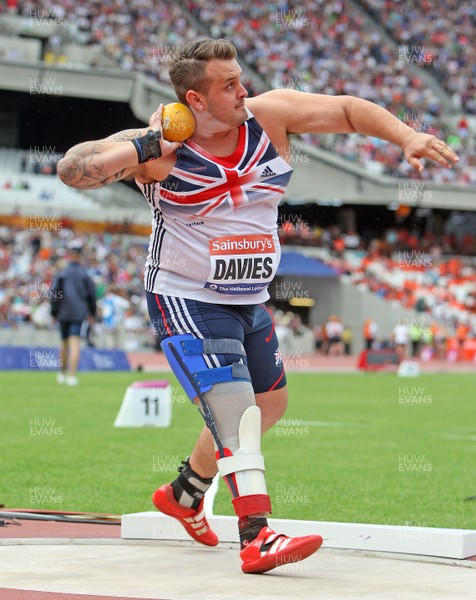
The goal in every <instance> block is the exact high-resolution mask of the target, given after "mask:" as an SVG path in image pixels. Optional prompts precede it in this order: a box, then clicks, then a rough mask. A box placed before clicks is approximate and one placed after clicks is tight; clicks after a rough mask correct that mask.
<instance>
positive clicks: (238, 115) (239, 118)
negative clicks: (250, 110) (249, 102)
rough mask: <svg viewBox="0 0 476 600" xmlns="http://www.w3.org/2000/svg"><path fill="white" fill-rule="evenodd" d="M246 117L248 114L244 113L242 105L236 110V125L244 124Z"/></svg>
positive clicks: (244, 109)
mask: <svg viewBox="0 0 476 600" xmlns="http://www.w3.org/2000/svg"><path fill="white" fill-rule="evenodd" d="M247 117H248V114H247V112H246V108H245V106H244V104H243V105H242V106H239V107H238V108H237V109H236V120H237V124H238V125H241V124H242V123H244V122H245V121H246V119H247Z"/></svg>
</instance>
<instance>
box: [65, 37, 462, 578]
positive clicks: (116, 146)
mask: <svg viewBox="0 0 476 600" xmlns="http://www.w3.org/2000/svg"><path fill="white" fill-rule="evenodd" d="M240 76H241V69H240V66H239V65H238V63H237V61H236V49H235V48H234V46H233V45H232V44H230V43H229V42H227V41H226V40H212V39H207V40H201V41H198V42H192V43H190V44H187V45H185V46H183V47H182V48H181V49H178V51H177V53H176V56H175V57H174V60H173V61H172V64H171V68H170V78H171V81H172V84H173V86H174V89H175V92H176V94H177V98H178V100H179V101H180V102H182V103H185V104H187V105H188V106H189V108H190V109H191V110H192V112H193V114H194V116H195V121H196V128H195V132H194V133H193V135H192V136H191V138H190V139H189V140H187V141H185V142H183V143H182V144H179V143H177V142H173V143H172V142H168V141H166V140H164V139H163V138H162V135H161V134H162V110H163V106H162V105H160V106H159V107H158V110H157V111H156V112H155V113H154V114H153V115H152V116H151V118H150V120H149V127H148V128H144V129H135V130H126V131H121V132H118V133H116V134H113V135H111V136H110V137H108V138H106V139H103V140H97V141H90V142H84V143H82V144H78V145H77V146H74V147H73V148H71V149H70V150H69V151H68V152H67V153H66V154H65V156H64V158H63V159H62V160H61V161H60V162H59V164H58V173H59V176H60V178H61V179H62V181H63V182H64V183H66V184H67V185H70V186H72V187H75V188H79V189H91V188H96V187H100V186H103V185H107V184H109V183H112V182H114V181H118V180H120V179H132V178H134V179H135V181H136V183H137V185H138V186H139V188H140V189H141V191H142V192H143V194H144V196H145V197H146V199H147V201H148V203H149V205H150V208H151V212H152V234H151V238H150V244H149V255H148V258H147V263H146V269H145V289H146V291H147V299H148V305H149V312H150V316H151V319H152V322H153V324H154V327H155V330H156V333H157V334H158V335H159V336H160V338H161V339H162V340H163V341H162V344H161V345H162V348H163V350H164V352H165V354H166V356H167V359H168V360H169V363H170V365H171V367H172V370H173V371H174V373H175V375H176V376H177V378H178V380H179V381H180V383H181V385H182V386H183V387H184V390H185V392H186V393H187V395H188V396H189V398H190V399H191V400H192V402H194V404H196V405H197V407H198V409H199V411H200V412H201V414H202V415H203V416H204V419H205V422H206V425H207V428H205V429H204V430H203V431H202V432H201V434H200V436H199V439H198V441H197V443H196V445H195V447H194V448H193V451H192V453H191V455H190V457H189V458H188V459H186V460H185V461H183V463H182V465H181V466H180V467H179V472H180V474H179V476H178V478H177V479H176V480H175V481H173V482H172V483H171V484H167V485H164V486H162V487H160V488H159V489H158V490H156V492H155V493H154V494H153V502H154V504H155V506H156V507H157V508H158V509H159V510H161V511H162V512H163V513H165V514H168V515H170V516H173V517H175V518H176V519H178V520H179V521H180V522H181V524H182V525H183V526H184V527H185V529H186V530H187V531H188V533H189V534H190V535H191V536H192V537H193V538H194V539H195V540H197V541H198V542H200V543H203V544H205V545H209V546H214V545H216V544H217V543H218V538H217V536H216V535H215V533H214V532H213V531H211V530H210V527H209V525H208V523H207V520H206V517H205V514H204V511H203V497H204V494H205V492H206V491H207V489H208V488H209V486H210V485H211V482H212V479H213V477H214V475H215V474H216V473H217V472H219V473H220V475H221V476H222V477H223V479H224V481H225V483H226V484H227V486H228V488H229V489H230V492H231V495H232V502H233V507H234V510H235V512H236V514H237V516H238V528H239V534H240V541H241V552H240V556H241V559H242V567H241V568H242V570H243V571H244V572H245V573H262V572H265V571H269V570H270V569H273V568H275V567H277V566H279V565H283V564H286V563H289V562H296V561H299V560H303V559H304V558H306V557H308V556H310V555H311V554H313V553H314V552H315V551H316V550H317V549H318V548H319V547H320V545H321V543H322V538H321V536H318V535H308V536H303V537H296V538H290V537H288V536H286V535H284V534H278V533H275V532H274V531H272V530H271V529H270V528H269V527H268V523H267V519H266V515H267V514H269V513H270V512H271V503H270V498H269V496H268V494H267V491H266V483H265V478H264V460H263V456H262V454H261V450H260V432H261V433H262V432H264V431H266V430H267V429H269V428H270V427H271V426H272V425H274V424H275V423H276V421H277V420H278V419H279V418H280V417H281V416H282V415H283V414H284V411H285V408H286V404H287V387H286V380H285V375H284V370H283V365H282V359H281V355H280V352H279V348H278V344H277V339H276V336H275V333H274V328H273V323H272V319H271V318H270V316H269V315H268V314H267V311H266V309H265V308H264V306H263V303H264V302H266V300H267V299H268V298H269V295H268V292H267V287H268V285H269V283H270V282H271V281H272V279H273V277H274V275H275V273H276V270H277V267H278V264H279V258H280V248H279V239H278V236H277V206H278V204H279V202H280V200H281V199H282V197H283V195H284V192H285V190H286V185H287V183H288V182H289V179H290V177H291V173H292V168H291V167H290V165H289V157H290V142H289V134H291V133H297V134H298V133H351V132H360V133H363V134H366V135H371V136H375V137H380V138H382V139H385V140H387V141H389V142H392V143H394V144H397V145H399V146H400V147H401V148H402V150H403V152H404V154H405V157H406V159H407V160H408V162H409V163H410V164H411V165H412V166H413V167H414V168H415V169H416V170H417V171H421V170H422V169H423V164H422V163H421V162H420V160H419V159H420V158H430V159H433V160H434V161H436V162H438V163H439V164H441V165H443V166H445V167H449V166H451V164H452V163H453V162H455V161H456V160H457V157H456V155H455V154H454V152H453V151H452V150H451V149H450V148H448V147H447V146H446V144H445V143H444V142H442V141H440V140H438V139H437V138H435V137H434V136H432V135H428V134H424V133H419V132H415V131H414V130H412V129H411V128H410V127H406V126H405V125H404V124H403V123H401V122H400V121H399V120H398V119H397V118H396V117H394V116H393V115H391V114H390V113H389V112H388V111H386V110H384V109H383V108H381V107H379V106H378V105H376V104H373V103H371V102H367V101H365V100H361V99H359V98H354V97H350V96H324V95H320V94H309V93H305V92H298V91H296V90H289V89H287V90H284V89H281V90H273V91H270V92H267V93H264V94H262V95H260V96H258V97H255V98H250V99H247V98H246V97H247V92H246V90H245V88H244V87H243V85H242V84H241V80H240ZM317 185H318V183H317V182H316V189H317Z"/></svg>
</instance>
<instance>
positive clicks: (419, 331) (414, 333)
mask: <svg viewBox="0 0 476 600" xmlns="http://www.w3.org/2000/svg"><path fill="white" fill-rule="evenodd" d="M408 335H409V337H410V342H411V347H412V357H413V358H417V357H418V356H419V355H420V344H421V341H422V336H423V328H422V327H421V325H420V324H419V323H412V324H411V325H410V329H409V332H408Z"/></svg>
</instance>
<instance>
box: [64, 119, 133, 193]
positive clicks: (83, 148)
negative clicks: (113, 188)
mask: <svg viewBox="0 0 476 600" xmlns="http://www.w3.org/2000/svg"><path fill="white" fill-rule="evenodd" d="M132 131H133V130H129V131H127V132H119V133H118V134H115V136H121V135H126V136H129V135H130V138H129V137H124V138H121V139H119V138H116V139H115V140H113V138H114V136H111V137H110V138H107V141H111V140H113V141H129V139H133V138H134V137H136V135H133V133H132ZM136 131H137V130H134V132H136ZM105 141H106V140H99V141H96V142H84V143H82V144H79V145H78V146H76V147H75V148H73V149H71V150H70V151H69V152H67V154H66V155H65V156H64V158H63V159H62V160H61V161H60V163H59V164H58V174H59V175H60V177H61V180H62V181H63V182H64V183H65V184H66V185H69V186H72V187H75V188H78V189H84V190H87V189H94V188H98V187H102V186H104V185H108V184H110V183H114V182H115V181H119V180H120V179H122V178H123V176H124V173H125V172H126V169H121V170H120V171H118V172H117V173H112V174H111V173H109V172H108V170H107V169H106V167H105V166H104V161H103V160H102V156H101V154H102V152H103V150H104V146H103V142H105Z"/></svg>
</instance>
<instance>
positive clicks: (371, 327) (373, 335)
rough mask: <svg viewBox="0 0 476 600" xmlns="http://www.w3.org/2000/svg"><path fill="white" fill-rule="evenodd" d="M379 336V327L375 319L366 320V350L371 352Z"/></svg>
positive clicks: (364, 333)
mask: <svg viewBox="0 0 476 600" xmlns="http://www.w3.org/2000/svg"><path fill="white" fill-rule="evenodd" d="M377 334H378V325H377V321H375V319H372V318H370V319H366V321H365V323H364V328H363V337H364V344H365V349H366V350H371V349H372V347H373V345H374V343H375V341H376V339H377Z"/></svg>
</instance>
